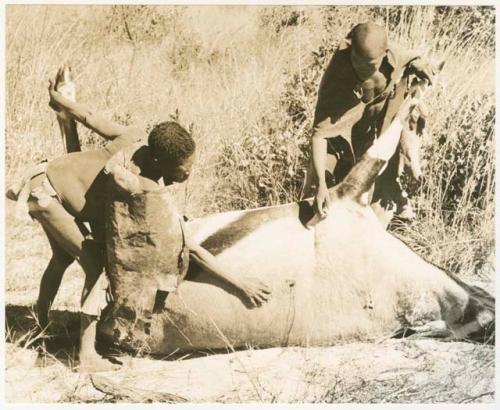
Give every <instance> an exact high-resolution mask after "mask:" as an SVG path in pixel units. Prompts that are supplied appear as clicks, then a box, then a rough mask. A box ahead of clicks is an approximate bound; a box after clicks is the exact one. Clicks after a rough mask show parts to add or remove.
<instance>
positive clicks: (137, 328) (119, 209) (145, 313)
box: [106, 167, 188, 347]
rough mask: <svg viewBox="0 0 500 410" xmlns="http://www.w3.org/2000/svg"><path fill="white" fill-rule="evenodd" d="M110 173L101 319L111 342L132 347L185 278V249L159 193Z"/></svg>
mask: <svg viewBox="0 0 500 410" xmlns="http://www.w3.org/2000/svg"><path fill="white" fill-rule="evenodd" d="M111 174H112V175H111V176H112V178H110V183H109V186H110V188H109V192H110V198H109V201H108V204H107V208H106V241H107V244H106V245H107V246H106V248H107V256H108V275H109V279H110V284H111V293H112V295H113V305H112V308H111V309H110V311H109V312H108V314H107V319H108V320H110V321H111V325H110V327H111V328H112V330H113V333H114V336H115V339H118V340H120V341H121V342H123V343H124V344H125V345H128V346H131V347H134V346H135V345H136V344H137V343H136V342H137V341H144V340H146V339H147V338H148V335H149V327H148V326H149V322H150V320H151V316H152V315H153V314H154V311H155V309H159V308H160V309H161V307H162V306H159V303H161V302H162V300H161V299H162V297H163V301H164V296H165V295H166V294H167V293H168V292H174V291H175V290H176V289H177V287H178V285H179V283H180V282H181V281H182V279H183V278H184V276H185V275H186V272H187V268H188V250H187V247H186V244H185V241H184V233H183V226H182V221H181V219H180V216H179V214H178V213H177V211H176V209H175V207H174V205H173V201H172V200H171V198H170V196H169V195H168V193H166V192H165V190H164V189H156V190H149V191H148V190H144V189H142V188H141V186H142V185H141V179H140V177H137V176H136V175H134V174H132V173H130V172H127V171H126V170H124V169H123V168H120V167H114V168H113V170H112V172H111ZM118 186H119V189H117V188H118ZM158 188H159V187H158ZM131 192H132V194H131Z"/></svg>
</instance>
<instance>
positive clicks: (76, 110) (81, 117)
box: [49, 80, 138, 140]
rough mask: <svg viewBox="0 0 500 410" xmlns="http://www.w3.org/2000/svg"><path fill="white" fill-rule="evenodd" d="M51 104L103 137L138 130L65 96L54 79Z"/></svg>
mask: <svg viewBox="0 0 500 410" xmlns="http://www.w3.org/2000/svg"><path fill="white" fill-rule="evenodd" d="M49 95H50V103H49V104H50V106H51V107H53V108H55V109H61V110H64V111H65V113H67V114H68V115H70V116H71V117H72V118H74V119H75V120H76V121H78V122H80V123H81V124H83V125H85V126H86V127H87V128H90V129H91V130H92V131H95V132H96V133H97V134H99V135H100V136H101V137H103V138H105V139H107V140H113V139H115V138H116V137H118V136H119V135H123V134H126V133H129V132H135V131H138V130H136V129H135V128H134V127H130V126H124V125H120V124H118V123H116V122H113V121H110V120H108V119H106V118H104V117H103V116H101V115H99V114H97V113H96V112H94V111H92V110H91V109H90V108H89V107H87V106H86V105H84V104H81V103H77V102H75V101H71V100H69V99H67V98H65V97H64V96H63V95H62V94H61V93H59V92H58V91H56V89H55V84H54V81H52V80H49Z"/></svg>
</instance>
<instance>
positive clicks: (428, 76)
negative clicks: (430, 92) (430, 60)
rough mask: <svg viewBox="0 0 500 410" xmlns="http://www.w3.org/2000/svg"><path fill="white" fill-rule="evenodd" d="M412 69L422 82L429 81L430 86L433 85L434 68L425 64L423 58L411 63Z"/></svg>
mask: <svg viewBox="0 0 500 410" xmlns="http://www.w3.org/2000/svg"><path fill="white" fill-rule="evenodd" d="M410 68H411V70H412V73H413V74H415V75H416V76H417V77H418V78H420V79H421V80H427V81H428V82H429V85H431V84H432V79H433V78H434V76H435V73H434V70H433V68H432V67H431V66H430V65H429V64H427V63H425V62H424V61H423V60H422V59H421V58H417V59H416V60H414V61H412V62H411V63H410Z"/></svg>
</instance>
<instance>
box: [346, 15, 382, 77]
mask: <svg viewBox="0 0 500 410" xmlns="http://www.w3.org/2000/svg"><path fill="white" fill-rule="evenodd" d="M348 37H349V38H350V39H351V63H352V66H353V68H354V70H355V71H356V74H357V75H358V77H359V79H360V80H362V81H364V80H366V79H368V78H370V77H371V76H372V75H373V74H374V73H376V72H377V71H378V69H379V68H380V65H381V64H382V60H383V59H384V57H385V55H386V53H387V33H386V31H385V29H384V28H383V27H381V26H379V25H377V24H375V23H362V24H358V25H357V26H356V27H354V28H353V29H352V30H351V32H350V33H349V36H348Z"/></svg>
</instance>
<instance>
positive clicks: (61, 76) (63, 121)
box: [53, 66, 81, 153]
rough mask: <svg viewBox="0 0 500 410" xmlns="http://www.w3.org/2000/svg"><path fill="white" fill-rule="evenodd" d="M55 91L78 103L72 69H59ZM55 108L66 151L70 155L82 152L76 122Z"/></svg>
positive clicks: (66, 67) (65, 67) (64, 67)
mask: <svg viewBox="0 0 500 410" xmlns="http://www.w3.org/2000/svg"><path fill="white" fill-rule="evenodd" d="M55 89H56V91H57V92H59V93H61V94H62V95H63V96H64V97H65V98H67V99H68V100H71V101H76V87H75V83H74V82H73V78H72V75H71V69H70V67H68V66H63V67H61V68H60V69H59V71H58V72H57V75H56V81H55ZM53 108H54V109H55V110H56V115H57V122H58V123H59V130H60V131H61V136H62V143H63V147H64V151H65V152H68V153H69V152H75V151H81V147H80V140H79V138H78V130H77V128H76V121H75V120H74V119H73V118H71V117H70V116H69V115H68V114H67V113H66V112H65V111H64V110H60V109H59V107H53Z"/></svg>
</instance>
